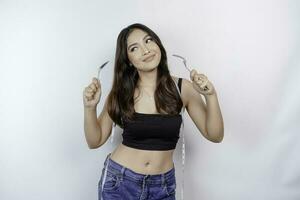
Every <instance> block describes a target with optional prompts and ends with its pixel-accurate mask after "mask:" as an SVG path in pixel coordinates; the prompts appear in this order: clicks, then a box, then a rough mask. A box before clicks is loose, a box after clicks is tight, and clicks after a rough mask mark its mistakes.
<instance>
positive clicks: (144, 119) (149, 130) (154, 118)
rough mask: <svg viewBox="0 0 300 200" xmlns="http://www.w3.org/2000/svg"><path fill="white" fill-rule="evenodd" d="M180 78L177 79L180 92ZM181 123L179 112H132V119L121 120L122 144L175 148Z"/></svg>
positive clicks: (137, 146) (165, 148) (139, 146)
mask: <svg viewBox="0 0 300 200" xmlns="http://www.w3.org/2000/svg"><path fill="white" fill-rule="evenodd" d="M181 82H182V79H181V78H179V79H178V88H177V89H179V92H181ZM179 95H180V94H179ZM181 123H182V116H181V114H177V115H170V114H147V113H138V112H135V113H134V120H133V121H127V120H124V121H123V125H124V128H123V133H122V137H123V141H122V144H124V145H126V146H129V147H132V148H136V149H143V150H171V149H175V148H176V144H177V141H178V139H179V133H180V127H181Z"/></svg>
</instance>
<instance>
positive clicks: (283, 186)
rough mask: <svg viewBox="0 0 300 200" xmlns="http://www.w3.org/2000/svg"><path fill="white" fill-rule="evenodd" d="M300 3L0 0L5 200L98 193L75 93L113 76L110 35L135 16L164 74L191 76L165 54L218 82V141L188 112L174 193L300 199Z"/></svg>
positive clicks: (219, 198) (98, 158) (98, 157)
mask: <svg viewBox="0 0 300 200" xmlns="http://www.w3.org/2000/svg"><path fill="white" fill-rule="evenodd" d="M299 11H300V3H299V1H297V0H293V1H292V0H290V1H287V0H272V1H271V0H227V1H222V0H210V1H208V0H207V1H203V0H202V1H191V0H189V1H179V0H173V1H159V0H152V1H137V0H136V1H116V0H112V1H95V0H88V1H70V0H68V1H61V0H52V1H50V0H48V1H38V0H36V1H34V0H28V1H8V0H7V1H5V0H0V199H1V200H17V199H30V200H40V199H45V200H48V199H49V200H50V199H51V200H52V199H55V200H71V199H72V200H83V199H97V183H98V181H99V178H100V175H101V170H102V167H103V162H104V159H105V157H106V155H107V154H108V153H109V152H111V151H112V150H113V149H114V148H115V147H116V146H117V145H118V144H119V143H120V142H121V139H122V138H121V133H122V132H121V131H122V130H121V129H120V128H118V129H117V130H116V137H115V138H114V139H115V141H114V142H113V143H110V142H109V141H108V142H107V143H106V144H105V145H104V146H102V147H101V148H99V149H96V150H90V149H89V148H88V146H87V144H86V141H85V137H84V131H83V102H82V92H83V90H84V87H86V86H87V85H88V84H89V83H90V81H91V80H92V77H94V76H96V75H97V67H98V66H99V65H101V64H102V63H104V62H105V61H107V60H109V61H110V63H109V64H108V65H107V66H106V67H105V68H104V69H103V71H102V74H101V84H102V86H103V93H102V97H101V101H100V103H99V105H98V114H99V113H100V111H101V110H102V106H103V99H104V97H106V96H107V94H108V92H109V89H110V87H111V83H112V80H111V79H112V77H113V74H112V72H113V64H114V54H115V47H116V39H117V36H118V34H119V32H120V31H121V29H123V28H124V27H125V26H127V25H129V24H132V23H135V22H140V23H143V24H145V25H147V26H149V27H150V28H151V29H153V30H154V32H156V33H157V34H158V36H159V37H160V39H161V40H162V42H163V45H164V46H165V49H166V51H167V54H168V63H169V68H170V71H171V74H173V75H175V76H179V77H182V78H186V79H189V72H188V71H187V70H186V69H185V68H184V66H183V64H182V63H181V62H180V60H178V59H177V58H175V57H173V56H171V55H172V54H180V55H182V56H184V57H186V58H187V60H188V65H189V66H190V67H191V68H194V69H196V70H197V71H198V72H199V73H200V72H201V73H204V74H206V75H207V77H208V78H209V79H210V80H211V82H212V83H213V84H214V86H215V88H216V90H217V94H218V98H219V103H220V106H221V110H222V113H223V118H224V125H225V137H224V140H223V142H222V143H219V144H215V143H212V142H209V141H208V140H206V139H205V138H204V137H203V136H202V135H201V134H200V133H199V132H198V130H197V128H196V126H195V125H194V124H193V122H192V121H191V119H190V117H189V116H188V113H187V112H186V113H185V115H184V118H185V129H184V133H185V137H186V168H185V176H184V177H183V176H182V173H181V144H182V138H181V139H180V140H179V142H178V144H177V149H176V151H175V154H174V161H175V166H176V178H177V190H176V194H177V199H179V197H180V187H181V181H182V179H183V178H184V180H185V184H184V185H185V193H184V195H185V198H184V199H188V200H198V199H203V200H253V199H256V200H299V199H300V190H299V188H300V159H299V156H297V153H298V152H300V145H299V144H300V140H299V139H300V137H299V130H300V125H299V124H300V120H299V119H300V117H299V115H300V104H299V100H300V87H299V86H298V85H299V78H300V57H299V52H300V44H299V35H300V27H299V24H300V20H299V19H300V14H299V13H300V12H299Z"/></svg>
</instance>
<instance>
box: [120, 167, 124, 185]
mask: <svg viewBox="0 0 300 200" xmlns="http://www.w3.org/2000/svg"><path fill="white" fill-rule="evenodd" d="M124 173H125V167H124V166H123V167H122V169H121V177H120V178H121V181H123V176H124Z"/></svg>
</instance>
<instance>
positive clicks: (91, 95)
mask: <svg viewBox="0 0 300 200" xmlns="http://www.w3.org/2000/svg"><path fill="white" fill-rule="evenodd" d="M100 97H101V84H100V82H99V80H98V79H97V78H95V77H93V80H92V83H91V84H89V85H88V86H87V87H86V88H85V89H84V91H83V104H84V107H85V108H96V107H97V104H98V103H99V100H100Z"/></svg>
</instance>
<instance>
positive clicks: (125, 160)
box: [110, 144, 174, 174]
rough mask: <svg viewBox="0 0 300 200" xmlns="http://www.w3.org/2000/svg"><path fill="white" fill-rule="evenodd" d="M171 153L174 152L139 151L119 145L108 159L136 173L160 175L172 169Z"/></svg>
mask: <svg viewBox="0 0 300 200" xmlns="http://www.w3.org/2000/svg"><path fill="white" fill-rule="evenodd" d="M173 152H174V150H167V151H153V150H141V149H135V148H131V147H128V146H125V145H123V144H120V145H119V146H118V147H117V148H116V149H115V150H114V151H113V152H112V153H111V155H110V158H111V159H112V160H114V161H115V162H117V163H119V164H121V165H123V166H124V167H127V168H129V169H131V170H133V171H135V172H137V173H142V174H160V173H165V172H167V171H169V170H170V169H172V168H173V167H174V163H173Z"/></svg>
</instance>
